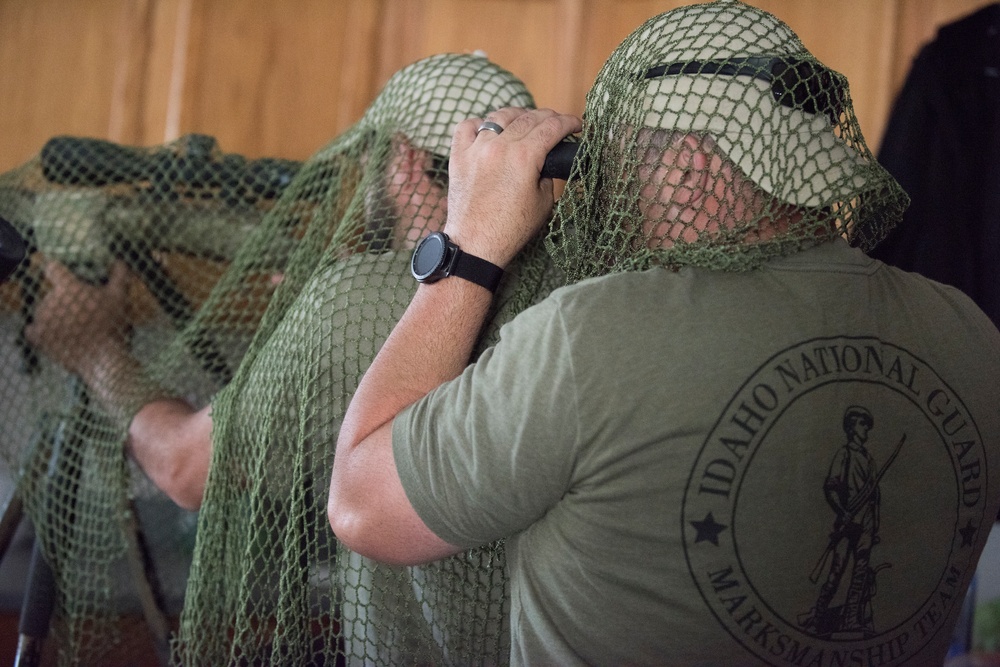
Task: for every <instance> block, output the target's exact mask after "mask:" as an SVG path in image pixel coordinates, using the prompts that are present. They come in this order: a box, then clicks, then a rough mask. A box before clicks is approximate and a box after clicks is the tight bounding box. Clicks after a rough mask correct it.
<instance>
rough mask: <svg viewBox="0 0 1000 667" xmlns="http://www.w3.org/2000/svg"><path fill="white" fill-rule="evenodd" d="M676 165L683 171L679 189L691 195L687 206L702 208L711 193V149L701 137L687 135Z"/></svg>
mask: <svg viewBox="0 0 1000 667" xmlns="http://www.w3.org/2000/svg"><path fill="white" fill-rule="evenodd" d="M676 164H677V166H678V167H679V168H680V169H681V171H682V176H681V181H680V184H679V185H678V189H679V190H682V191H684V192H687V193H690V194H689V196H690V199H689V200H688V201H687V205H688V206H691V207H699V206H701V204H702V202H703V201H704V198H705V197H706V196H707V195H708V194H710V192H711V181H712V179H711V174H710V173H709V165H710V164H711V150H710V148H709V147H707V146H705V143H704V141H702V139H700V138H699V137H697V136H695V135H693V134H686V135H684V136H683V137H682V138H681V140H680V144H679V146H678V152H677V160H676Z"/></svg>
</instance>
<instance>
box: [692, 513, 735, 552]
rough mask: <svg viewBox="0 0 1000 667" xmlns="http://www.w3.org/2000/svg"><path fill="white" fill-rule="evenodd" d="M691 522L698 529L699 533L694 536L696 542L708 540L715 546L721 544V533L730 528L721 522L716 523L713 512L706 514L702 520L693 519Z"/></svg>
mask: <svg viewBox="0 0 1000 667" xmlns="http://www.w3.org/2000/svg"><path fill="white" fill-rule="evenodd" d="M690 523H691V525H692V526H694V529H695V530H697V531H698V535H697V536H696V537H695V538H694V543H695V544H698V543H699V542H704V541H705V540H708V541H709V542H711V543H712V544H714V545H715V546H719V533H721V532H722V531H724V530H725V529H726V528H728V526H725V525H723V524H721V523H716V521H715V517H713V516H712V513H711V512H709V513H708V514H707V515H705V518H704V519H702V520H701V521H692V522H690Z"/></svg>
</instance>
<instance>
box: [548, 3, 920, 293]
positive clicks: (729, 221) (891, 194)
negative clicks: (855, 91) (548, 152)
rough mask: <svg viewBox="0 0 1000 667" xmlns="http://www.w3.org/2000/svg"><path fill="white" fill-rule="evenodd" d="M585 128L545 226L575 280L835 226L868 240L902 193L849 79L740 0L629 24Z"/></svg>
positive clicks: (789, 239) (756, 261)
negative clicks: (552, 222) (875, 149)
mask: <svg viewBox="0 0 1000 667" xmlns="http://www.w3.org/2000/svg"><path fill="white" fill-rule="evenodd" d="M581 142H582V147H581V148H580V150H579V153H578V156H577V160H576V163H575V165H576V167H575V168H576V169H577V174H576V175H575V177H574V178H573V179H572V181H571V182H570V186H569V187H567V189H566V191H565V193H564V194H563V196H562V197H561V199H560V201H559V204H558V208H557V213H556V217H557V219H558V220H559V222H560V224H559V225H558V226H557V227H556V228H555V229H554V230H553V232H552V234H551V235H550V237H549V248H550V250H551V252H552V255H553V257H554V258H555V261H557V263H558V264H559V265H560V266H561V267H562V268H564V269H565V270H566V272H567V274H568V276H569V277H570V278H571V279H578V278H584V277H588V276H593V275H601V274H604V273H609V272H613V271H620V270H627V269H641V268H645V267H647V266H649V265H651V264H661V265H664V266H668V267H671V268H678V267H680V266H684V265H699V266H704V267H708V268H713V269H723V270H746V269H751V268H754V267H756V266H759V265H760V264H761V262H763V261H765V260H767V259H768V258H771V257H774V256H777V255H783V254H788V253H791V252H795V251H797V250H800V249H802V248H804V247H807V246H809V245H815V244H817V243H821V242H823V241H826V240H829V239H831V238H833V237H835V236H838V235H842V236H845V237H846V238H847V239H848V240H849V241H850V242H851V243H852V244H854V245H857V246H859V247H862V248H864V249H869V248H871V247H873V246H874V245H875V244H876V243H878V241H880V240H881V239H882V238H883V237H884V236H885V234H886V233H887V231H888V230H889V229H890V228H891V227H892V226H893V225H894V224H896V222H898V220H899V218H900V217H901V215H902V212H903V210H904V209H905V207H906V206H907V204H908V198H907V196H906V194H905V193H904V192H903V191H902V189H901V188H900V187H899V185H898V184H897V183H896V182H895V180H893V179H892V177H891V176H890V175H889V174H888V172H886V171H885V170H884V169H882V167H881V166H880V165H879V164H878V163H877V162H876V160H875V158H874V157H873V156H872V154H871V152H870V151H869V149H868V147H867V146H866V145H865V141H864V138H863V136H862V134H861V129H860V128H859V126H858V122H857V118H856V117H855V115H854V109H853V106H852V103H851V99H850V95H849V91H848V85H847V81H846V79H845V78H844V77H843V76H842V75H841V74H838V73H837V72H834V71H833V70H830V69H829V68H827V67H825V66H824V65H823V64H822V63H820V62H819V61H818V60H817V59H816V58H815V57H813V56H812V55H811V54H810V53H809V52H808V51H807V50H806V49H805V47H804V46H803V45H802V43H801V42H800V41H799V39H798V37H797V36H796V35H795V33H793V32H792V30H791V29H790V28H789V27H788V26H787V25H785V24H784V23H782V22H781V21H780V20H779V19H777V18H776V17H774V16H773V15H771V14H769V13H767V12H764V11H761V10H759V9H756V8H754V7H750V6H748V5H745V4H743V3H741V2H737V1H734V0H718V1H717V2H713V3H709V4H703V5H694V6H690V7H682V8H680V9H676V10H674V11H670V12H666V13H664V14H661V15H659V16H655V17H653V18H651V19H649V20H648V21H647V22H646V23H645V24H643V25H642V26H640V27H639V28H638V29H636V30H635V31H633V33H632V34H631V35H629V37H627V38H626V39H625V40H624V41H623V42H622V43H621V45H620V46H619V47H618V48H617V49H616V50H615V51H614V52H613V53H612V54H611V56H610V57H609V58H608V60H607V62H606V64H605V66H604V68H603V69H602V70H601V72H600V73H599V74H598V77H597V79H596V81H595V83H594V86H593V87H592V88H591V90H590V93H589V94H588V96H587V104H586V110H585V115H584V132H583V136H582V139H581ZM580 172H582V173H580ZM639 221H642V222H639Z"/></svg>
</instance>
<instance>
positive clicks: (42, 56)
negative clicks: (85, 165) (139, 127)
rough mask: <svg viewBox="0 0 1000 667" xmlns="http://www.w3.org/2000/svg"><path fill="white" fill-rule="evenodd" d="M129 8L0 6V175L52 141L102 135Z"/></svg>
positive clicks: (26, 1) (22, 0)
mask: <svg viewBox="0 0 1000 667" xmlns="http://www.w3.org/2000/svg"><path fill="white" fill-rule="evenodd" d="M128 1H129V0H89V1H88V2H65V1H64V0H3V2H0V170H6V169H9V168H11V167H14V166H17V165H19V164H22V163H24V162H25V161H26V160H27V159H29V158H30V157H32V156H33V155H35V154H36V153H37V152H38V151H39V150H40V149H41V147H42V145H43V144H44V142H45V141H46V140H47V139H48V138H49V137H50V136H52V135H53V134H58V133H65V134H78V135H84V136H100V137H103V136H106V135H107V132H108V125H109V120H110V118H111V107H112V89H113V86H114V79H115V66H116V63H117V61H118V59H119V54H118V53H117V51H116V49H117V48H118V47H119V44H118V42H117V40H116V39H115V30H116V27H117V26H118V25H119V23H118V19H119V16H120V15H121V9H122V7H123V5H124V4H125V3H127V2H128Z"/></svg>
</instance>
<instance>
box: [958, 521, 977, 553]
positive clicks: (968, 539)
mask: <svg viewBox="0 0 1000 667" xmlns="http://www.w3.org/2000/svg"><path fill="white" fill-rule="evenodd" d="M958 532H959V533H960V534H961V535H962V546H963V547H971V546H972V540H973V538H975V536H976V533H977V532H978V529H977V528H976V527H975V526H973V525H972V519H969V523H967V524H966V525H965V528H962V529H961V530H959V531H958Z"/></svg>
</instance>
